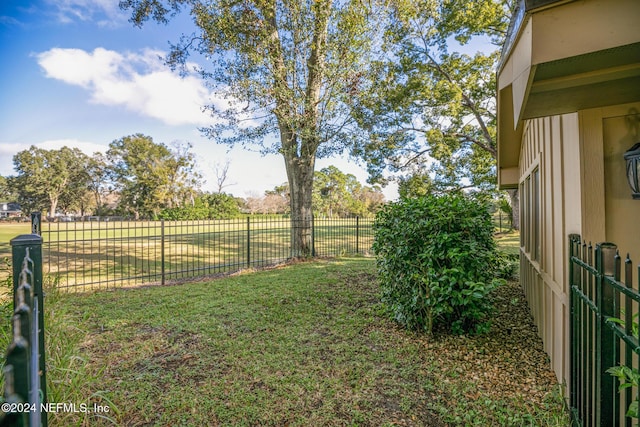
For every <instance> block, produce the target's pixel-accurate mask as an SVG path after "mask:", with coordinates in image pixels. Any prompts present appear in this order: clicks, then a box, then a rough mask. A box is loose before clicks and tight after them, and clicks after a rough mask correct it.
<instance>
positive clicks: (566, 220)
mask: <svg viewBox="0 0 640 427" xmlns="http://www.w3.org/2000/svg"><path fill="white" fill-rule="evenodd" d="M578 124H579V123H578V120H577V114H575V113H574V114H567V115H563V116H552V117H544V118H538V119H532V120H528V121H527V123H526V125H525V130H524V133H523V142H522V147H521V155H520V160H521V162H520V182H521V183H524V186H523V188H525V189H526V190H527V193H528V194H526V195H521V196H524V197H527V198H529V200H527V203H525V209H527V210H529V212H522V213H521V214H522V215H523V221H522V225H523V226H522V229H521V233H523V234H524V236H523V239H522V242H523V244H522V247H521V248H520V251H521V284H522V287H523V289H524V291H525V295H526V297H527V300H528V302H529V305H530V307H531V313H532V315H533V317H534V323H535V325H536V326H537V328H538V333H539V335H540V337H541V338H542V340H543V341H544V348H545V351H546V352H547V353H548V354H549V357H550V360H551V365H552V366H551V367H552V369H553V370H554V371H555V373H556V375H557V377H558V380H559V381H560V382H562V381H563V380H566V381H568V376H569V372H568V357H569V356H568V339H569V337H568V321H569V320H568V314H569V311H568V309H567V304H568V289H567V285H566V277H567V274H568V265H567V262H566V261H565V258H567V257H566V256H565V255H566V254H567V253H568V252H567V244H566V242H565V240H566V239H565V236H566V235H567V234H568V233H571V232H579V231H580V229H579V226H580V212H581V207H580V206H581V205H580V202H581V199H580V197H581V196H580V170H581V169H580V160H579V159H580V157H579V153H580V148H579V129H578ZM568 156H573V157H572V158H570V159H567V157H568ZM536 170H537V171H538V172H539V195H538V200H539V202H538V203H539V206H538V209H539V210H540V211H539V212H540V213H539V226H538V228H539V229H538V230H537V235H538V236H539V241H538V245H539V247H540V251H541V253H540V254H538V256H537V257H536V255H535V253H536V249H535V242H536V240H535V236H532V235H531V234H533V233H535V232H536V228H535V225H532V224H533V223H534V222H535V217H534V213H533V209H534V205H533V201H534V199H535V195H533V194H532V192H533V189H534V187H533V186H528V185H527V180H528V179H529V178H530V177H531V178H532V177H533V174H534V173H535V171H536ZM565 178H568V179H567V180H565ZM575 227H578V228H577V229H576V228H575ZM527 242H530V244H527ZM565 326H566V327H565Z"/></svg>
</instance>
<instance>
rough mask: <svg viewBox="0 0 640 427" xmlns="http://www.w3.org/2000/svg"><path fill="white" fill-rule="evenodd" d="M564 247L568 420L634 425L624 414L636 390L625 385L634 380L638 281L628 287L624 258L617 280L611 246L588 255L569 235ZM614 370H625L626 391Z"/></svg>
mask: <svg viewBox="0 0 640 427" xmlns="http://www.w3.org/2000/svg"><path fill="white" fill-rule="evenodd" d="M569 245H570V263H569V281H570V286H571V293H570V306H571V327H570V342H571V355H570V363H571V367H570V368H571V371H570V372H571V386H570V405H571V413H572V418H573V421H574V422H575V423H576V424H577V425H581V426H624V425H626V426H631V425H637V424H638V423H637V420H633V418H637V416H635V417H631V416H627V415H626V414H627V411H628V410H629V409H631V410H632V412H633V408H634V407H636V408H637V406H636V405H637V404H638V403H637V402H638V390H637V387H635V386H631V383H633V382H634V381H633V378H632V377H634V376H636V377H637V378H640V372H638V366H639V363H640V341H639V338H640V337H639V332H638V317H637V316H638V314H637V313H638V310H639V308H640V291H639V289H640V281H638V280H636V283H635V286H634V280H633V267H632V262H631V260H630V259H629V256H628V255H627V257H626V259H625V261H624V281H622V280H621V270H622V266H623V262H622V259H621V257H620V255H619V253H618V250H617V247H616V245H614V244H612V243H600V244H597V245H596V247H595V250H594V248H593V247H592V245H591V244H588V245H587V244H586V243H585V242H581V240H580V236H579V235H577V234H572V235H571V236H569ZM638 275H639V276H640V266H638ZM616 366H617V367H626V368H628V370H627V372H628V373H629V380H630V381H628V384H629V386H628V387H626V386H625V387H622V388H621V389H619V387H620V385H621V384H620V383H619V381H620V380H618V379H616V378H615V377H614V376H613V374H612V373H611V371H610V369H611V368H613V367H616ZM607 371H609V372H607ZM636 381H637V379H636ZM622 382H623V383H627V380H626V379H624V378H623V381H622ZM634 402H635V403H634Z"/></svg>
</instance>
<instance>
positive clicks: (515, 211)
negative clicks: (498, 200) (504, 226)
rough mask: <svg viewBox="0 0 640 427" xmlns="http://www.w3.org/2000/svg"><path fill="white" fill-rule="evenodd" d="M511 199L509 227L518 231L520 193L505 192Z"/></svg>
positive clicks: (516, 191) (514, 191) (515, 191)
mask: <svg viewBox="0 0 640 427" xmlns="http://www.w3.org/2000/svg"><path fill="white" fill-rule="evenodd" d="M507 193H509V198H510V199H511V200H510V202H511V216H512V223H511V227H512V228H513V229H514V230H520V192H519V191H518V190H517V189H516V190H507Z"/></svg>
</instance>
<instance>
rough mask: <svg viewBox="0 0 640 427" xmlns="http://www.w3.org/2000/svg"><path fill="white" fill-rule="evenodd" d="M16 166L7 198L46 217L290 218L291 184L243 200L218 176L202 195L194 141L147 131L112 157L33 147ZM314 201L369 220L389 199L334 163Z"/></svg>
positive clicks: (327, 211) (5, 188)
mask: <svg viewBox="0 0 640 427" xmlns="http://www.w3.org/2000/svg"><path fill="white" fill-rule="evenodd" d="M13 164H14V169H15V171H16V175H13V176H8V177H0V199H2V200H5V201H11V202H17V203H19V204H20V206H21V207H22V210H23V212H31V211H36V210H40V211H44V212H47V216H48V217H50V218H54V217H55V216H56V214H59V213H63V214H70V213H73V214H75V215H79V216H86V215H98V216H107V215H118V216H126V217H131V218H134V219H141V218H145V219H172V220H199V219H217V218H229V217H236V216H238V215H240V214H242V213H243V212H245V213H260V214H267V213H268V214H276V213H277V214H288V213H290V199H289V188H288V185H287V184H283V185H281V186H277V187H275V188H274V189H273V190H270V191H267V192H266V193H265V195H264V196H262V197H257V196H252V197H249V198H247V199H246V200H243V199H240V198H236V197H233V196H232V195H230V194H225V193H222V192H221V190H222V187H223V186H224V180H223V179H222V177H221V175H222V174H221V173H218V172H219V171H217V175H218V176H217V188H218V192H217V193H207V192H203V191H202V190H201V185H202V176H201V174H200V173H199V172H198V170H197V167H196V161H195V158H194V156H193V154H192V152H191V145H190V144H188V143H183V144H174V145H173V146H172V147H168V146H166V145H165V144H163V143H156V142H154V141H153V139H152V138H151V137H149V136H145V135H142V134H136V135H131V136H126V137H123V138H120V139H118V140H115V141H113V142H111V144H109V149H108V150H107V152H106V153H104V154H103V153H95V154H93V155H92V156H89V155H86V154H84V153H83V152H81V151H80V150H79V149H77V148H73V149H71V148H68V147H62V148H61V149H59V150H55V149H54V150H46V149H42V148H37V147H35V146H32V147H30V148H29V149H27V150H24V151H21V152H19V153H17V154H16V155H15V156H14V158H13ZM228 165H229V164H228V161H227V163H226V164H225V166H224V170H223V172H224V176H225V177H226V175H227V170H228V167H229V166H228ZM225 179H226V178H225ZM313 200H314V209H316V211H317V213H318V214H320V215H326V216H345V215H361V216H363V215H369V214H371V213H373V212H375V210H376V209H377V208H378V207H379V206H380V205H381V204H382V203H383V201H384V196H383V195H382V193H381V192H380V189H379V188H377V187H367V186H363V185H362V184H360V183H359V182H358V180H357V179H356V177H355V176H353V175H351V174H344V173H342V172H341V171H340V170H339V169H337V168H336V167H334V166H330V167H329V168H324V169H322V170H321V171H318V172H316V184H315V185H314V190H313Z"/></svg>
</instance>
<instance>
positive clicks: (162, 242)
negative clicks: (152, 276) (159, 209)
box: [160, 219, 166, 286]
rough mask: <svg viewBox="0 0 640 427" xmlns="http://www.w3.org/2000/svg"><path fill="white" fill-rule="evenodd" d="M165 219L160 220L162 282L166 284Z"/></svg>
mask: <svg viewBox="0 0 640 427" xmlns="http://www.w3.org/2000/svg"><path fill="white" fill-rule="evenodd" d="M164 240H165V238H164V219H161V220H160V283H161V284H162V286H164V285H165V281H166V277H165V264H164V258H165V256H164V243H165V242H164Z"/></svg>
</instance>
